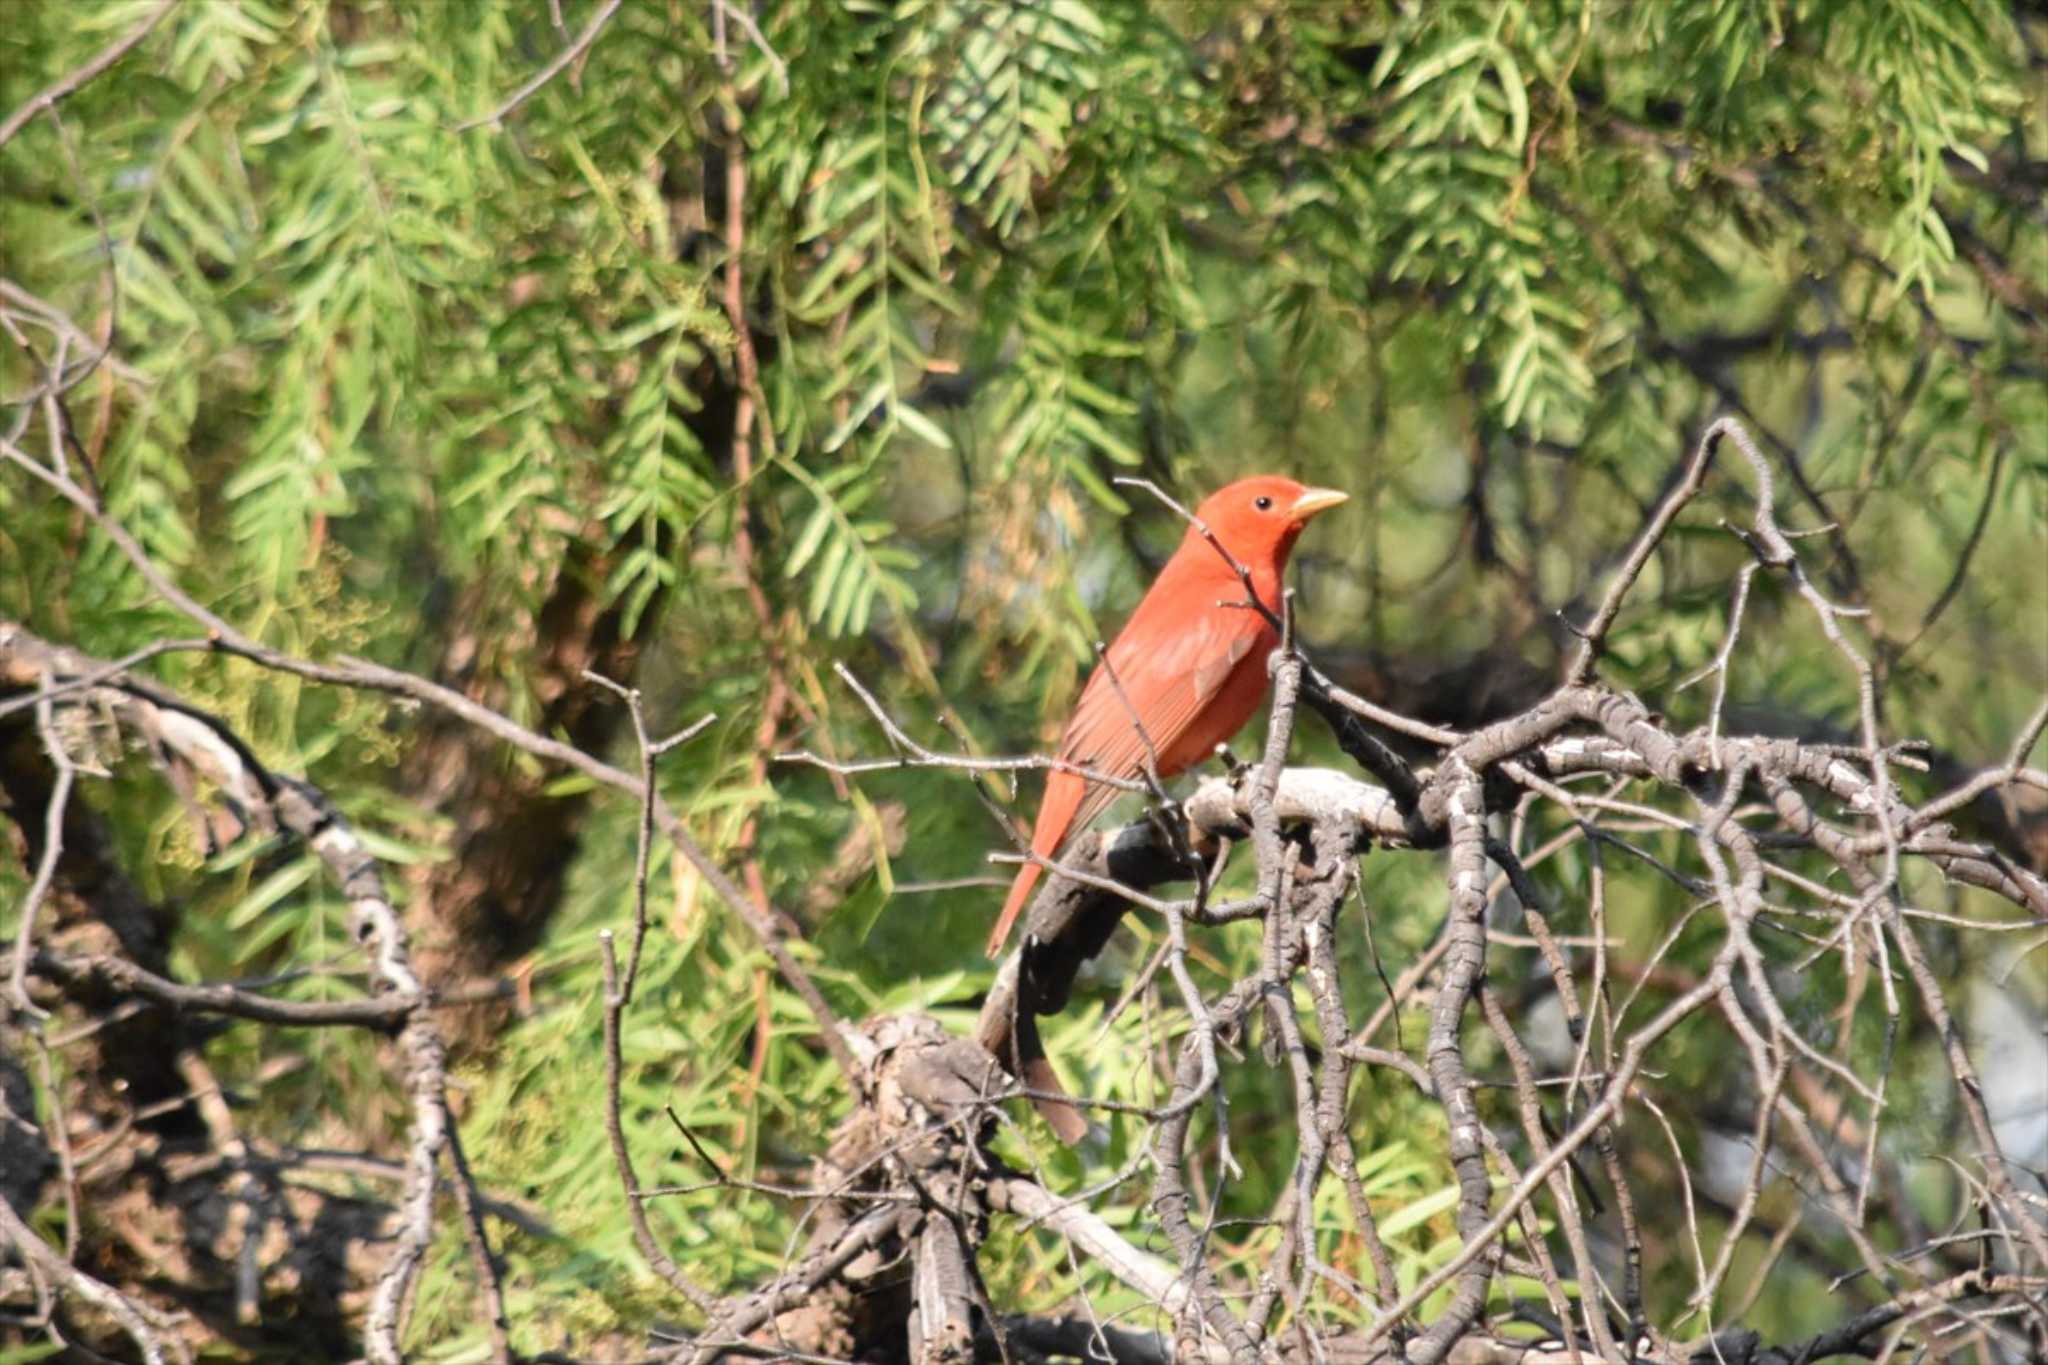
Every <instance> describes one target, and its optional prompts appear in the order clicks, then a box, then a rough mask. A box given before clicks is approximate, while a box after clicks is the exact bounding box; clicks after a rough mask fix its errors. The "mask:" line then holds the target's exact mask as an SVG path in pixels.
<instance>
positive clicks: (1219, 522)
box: [1188, 474, 1350, 570]
mask: <svg viewBox="0 0 2048 1365" xmlns="http://www.w3.org/2000/svg"><path fill="white" fill-rule="evenodd" d="M1349 496H1350V495H1349V494H1346V493H1340V492H1338V491H1337V490H1336V489H1334V488H1310V487H1307V486H1306V485H1304V484H1299V483H1296V482H1295V481H1294V480H1293V479H1287V478H1282V477H1280V476H1279V475H1277V474H1262V475H1259V476H1258V477H1256V478H1250V479H1239V480H1238V481H1237V482H1236V483H1233V484H1229V485H1227V486H1226V487H1223V488H1219V489H1218V490H1216V491H1215V492H1214V493H1211V494H1210V495H1209V496H1208V497H1207V498H1204V499H1203V500H1202V505H1201V506H1200V507H1198V508H1196V509H1195V515H1196V516H1197V517H1199V518H1200V519H1201V520H1202V522H1203V524H1204V525H1206V526H1207V527H1208V528H1209V529H1210V530H1211V531H1214V532H1215V533H1216V539H1218V540H1220V541H1222V542H1223V548H1224V549H1226V550H1228V551H1230V553H1231V555H1232V556H1233V557H1235V558H1236V559H1237V561H1238V562H1239V563H1241V564H1244V565H1246V566H1247V567H1251V568H1267V567H1270V568H1272V569H1275V570H1278V569H1279V568H1280V567H1281V566H1282V565H1284V564H1285V563H1286V562H1287V553H1288V551H1290V550H1292V549H1293V548H1294V540H1295V537H1296V536H1299V535H1300V534H1301V528H1302V527H1304V526H1306V525H1308V522H1309V519H1310V518H1311V517H1313V516H1315V515H1316V514H1317V513H1318V512H1327V511H1329V510H1330V509H1331V508H1332V507H1335V506H1336V505H1337V504H1338V503H1340V502H1343V501H1344V500H1345V499H1346V498H1347V497H1349ZM1188 534H1189V535H1190V536H1199V535H1200V534H1201V533H1200V532H1198V531H1196V530H1195V529H1194V528H1193V527H1190V528H1189V529H1188Z"/></svg>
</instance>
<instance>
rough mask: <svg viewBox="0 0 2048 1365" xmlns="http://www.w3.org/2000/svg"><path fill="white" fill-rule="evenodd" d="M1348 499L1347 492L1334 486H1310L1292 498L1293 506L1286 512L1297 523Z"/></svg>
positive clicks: (1349, 496) (1349, 498) (1349, 497)
mask: <svg viewBox="0 0 2048 1365" xmlns="http://www.w3.org/2000/svg"><path fill="white" fill-rule="evenodd" d="M1350 500H1351V495H1350V494H1349V493H1343V492H1339V491H1338V490H1337V489H1334V488H1311V489H1309V490H1308V491H1307V492H1305V493H1303V494H1302V495H1301V496H1300V497H1298V498H1296V499H1295V500H1294V506H1293V507H1292V508H1290V509H1288V513H1287V514H1288V515H1289V516H1290V517H1292V518H1293V519H1294V520H1295V521H1296V522H1297V523H1299V522H1304V521H1307V520H1308V519H1309V518H1310V517H1312V516H1314V515H1315V514H1316V513H1318V512H1327V511H1329V510H1330V509H1331V508H1332V507H1335V506H1336V505H1337V504H1338V503H1340V502H1349V501H1350Z"/></svg>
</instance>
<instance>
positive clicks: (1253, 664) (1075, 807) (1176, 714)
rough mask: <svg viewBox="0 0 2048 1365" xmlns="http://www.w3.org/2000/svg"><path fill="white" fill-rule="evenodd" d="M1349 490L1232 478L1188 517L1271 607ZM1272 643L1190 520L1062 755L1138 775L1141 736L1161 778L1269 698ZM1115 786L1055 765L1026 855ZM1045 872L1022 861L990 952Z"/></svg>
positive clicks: (1043, 851) (1059, 835) (1232, 730)
mask: <svg viewBox="0 0 2048 1365" xmlns="http://www.w3.org/2000/svg"><path fill="white" fill-rule="evenodd" d="M1346 496H1347V495H1346V494H1344V493H1340V492H1338V491H1337V490H1335V489H1333V488H1305V487H1303V486H1302V485H1301V484H1298V483H1296V482H1295V481H1294V480H1292V479H1283V478H1278V477H1275V476H1272V475H1265V476H1261V477H1258V478H1251V479H1239V480H1238V481H1237V482H1236V483H1234V484H1231V485H1230V486H1229V487H1227V488H1224V489H1221V490H1220V491H1218V492H1216V493H1213V494H1211V495H1210V496H1209V498H1208V500H1207V501H1206V502H1204V503H1203V504H1202V505H1201V506H1200V507H1198V508H1196V509H1195V517H1196V519H1197V520H1199V521H1200V522H1201V523H1202V524H1203V525H1205V526H1207V527H1208V528H1209V530H1210V531H1211V532H1213V533H1214V534H1215V537H1216V539H1217V541H1218V542H1219V543H1221V545H1222V546H1223V548H1224V549H1226V550H1228V551H1229V552H1230V559H1234V560H1236V561H1237V563H1238V564H1239V565H1242V566H1243V567H1244V569H1246V570H1247V571H1248V572H1249V573H1250V575H1251V585H1252V589H1253V591H1255V592H1256V593H1257V594H1258V596H1259V600H1260V601H1261V602H1263V603H1265V604H1266V606H1267V607H1268V608H1269V609H1271V610H1275V611H1277V610H1278V609H1279V606H1280V578H1281V575H1282V574H1283V573H1284V572H1285V571H1286V568H1287V554H1288V552H1289V551H1290V550H1292V549H1293V548H1294V541H1295V538H1296V537H1297V536H1299V535H1300V534H1301V528H1302V527H1303V526H1306V525H1307V524H1308V520H1309V518H1310V517H1313V516H1314V515H1316V513H1318V512H1325V511H1328V510H1329V509H1330V508H1332V507H1335V506H1336V505H1337V504H1338V503H1340V502H1343V501H1344V500H1345V498H1346ZM1279 644H1280V635H1279V632H1278V631H1276V630H1274V628H1273V625H1272V623H1271V622H1270V621H1268V620H1267V619H1266V617H1265V615H1264V614H1263V613H1261V612H1260V611H1258V610H1257V609H1256V608H1255V607H1253V606H1251V605H1250V604H1249V603H1247V602H1246V601H1245V595H1244V583H1243V581H1242V580H1241V579H1240V578H1239V577H1238V574H1237V570H1236V569H1235V568H1233V567H1232V566H1231V563H1230V560H1229V559H1225V558H1224V556H1223V555H1222V554H1220V553H1218V552H1217V549H1216V546H1215V545H1212V544H1210V543H1209V541H1208V539H1207V538H1206V537H1204V536H1203V535H1202V532H1201V530H1200V529H1199V528H1198V527H1195V526H1190V527H1188V531H1187V535H1186V536H1184V537H1182V539H1181V543H1180V548H1179V549H1178V550H1176V551H1174V554H1173V558H1171V559H1169V560H1167V561H1166V567H1165V568H1163V569H1161V570H1160V571H1159V577H1158V578H1157V579H1156V580H1154V582H1153V584H1152V587H1151V590H1150V591H1148V592H1147V593H1146V594H1145V600H1144V601H1142V602H1140V603H1138V609H1137V611H1135V612H1133V613H1132V614H1131V619H1130V620H1129V621H1128V622H1126V623H1125V625H1124V629H1123V633H1122V634H1120V635H1118V636H1117V637H1116V643H1115V644H1112V645H1111V646H1110V647H1109V649H1108V651H1107V653H1106V654H1105V656H1104V660H1103V662H1102V663H1098V664H1097V665H1096V666H1095V672H1094V674H1093V675H1092V676H1090V677H1089V679H1088V685H1087V687H1085V688H1084V689H1082V692H1081V702H1080V705H1078V706H1077V707H1075V708H1074V717H1073V719H1072V720H1070V721H1068V722H1067V729H1066V733H1065V734H1064V735H1062V736H1061V737H1060V749H1059V756H1060V758H1061V759H1062V760H1064V761H1065V762H1067V763H1072V764H1075V765H1077V766H1079V767H1083V768H1087V769H1089V770H1091V771H1093V772H1097V773H1102V774H1105V775H1107V776H1109V777H1117V778H1126V779H1135V778H1141V777H1143V776H1144V774H1145V767H1146V759H1147V754H1146V745H1147V743H1148V742H1149V743H1150V746H1151V751H1152V757H1153V759H1154V760H1155V761H1156V763H1157V772H1158V774H1159V776H1160V777H1162V778H1166V777H1172V776H1173V775H1174V774H1175V773H1179V772H1184V771H1186V770H1187V769H1188V768H1190V767H1192V766H1193V765H1194V764H1196V763H1198V762H1200V761H1201V760H1202V759H1203V758H1206V757H1207V756H1208V755H1210V754H1212V753H1214V752H1215V751H1216V746H1217V745H1219V744H1222V743H1224V742H1226V741H1228V740H1229V739H1230V737H1231V736H1232V735H1235V734H1236V733H1237V732H1238V731H1239V730H1241V729H1243V728H1244V724H1245V722H1246V721H1248V720H1250V719H1251V718H1252V713H1253V712H1254V711H1256V710H1258V709H1259V702H1260V700H1261V699H1262V698H1264V697H1265V695H1266V681H1267V678H1266V659H1267V656H1269V655H1270V654H1271V653H1272V652H1273V650H1274V649H1275V648H1277V647H1278V646H1279ZM1121 790H1122V789H1121V788H1119V787H1114V786H1110V785H1108V784H1106V783H1102V782H1091V781H1089V780H1088V779H1087V778H1084V777H1082V776H1081V775H1080V774H1079V773H1074V772H1069V771H1065V770H1063V769H1054V770H1053V772H1052V774H1051V775H1050V776H1049V777H1047V778H1046V781H1045V800H1044V802H1043V803H1042V804H1040V806H1039V807H1038V824H1037V826H1036V827H1035V828H1034V829H1033V831H1032V834H1031V851H1032V852H1033V853H1036V854H1037V855H1038V856H1040V857H1042V858H1054V857H1057V856H1058V854H1059V851H1060V847H1061V845H1063V844H1065V843H1066V842H1067V840H1068V838H1069V837H1071V836H1073V835H1075V834H1079V833H1080V832H1081V831H1082V830H1084V829H1086V828H1087V827H1088V823H1089V821H1091V820H1093V819H1094V818H1095V817H1096V816H1097V815H1100V814H1101V813H1102V809H1103V807H1105V806H1107V805H1108V804H1109V803H1110V802H1111V801H1113V800H1115V799H1116V797H1117V796H1118V795H1119V793H1120V792H1121ZM1040 871H1041V868H1040V867H1039V865H1038V864H1037V863H1026V864H1025V865H1024V866H1023V867H1021V868H1019V869H1018V870H1017V880H1016V881H1015V882H1013V883H1012V884H1011V886H1010V898H1009V899H1008V900H1007V901H1005V902H1004V903H1003V914H1002V918H1000V919H998V920H997V921H996V927H995V931H994V932H993V933H991V934H990V935H989V939H988V955H989V956H990V957H995V956H996V955H997V954H999V953H1001V952H1002V950H1003V941H1004V940H1005V939H1007V938H1008V937H1009V936H1010V926H1011V925H1012V924H1013V923H1015V922H1016V919H1017V916H1018V914H1019V913H1020V912H1021V911H1022V910H1023V909H1024V906H1025V903H1026V902H1027V901H1029V900H1030V898H1031V889H1032V888H1033V887H1034V886H1036V885H1037V884H1038V874H1039V872H1040Z"/></svg>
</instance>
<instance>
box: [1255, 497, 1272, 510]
mask: <svg viewBox="0 0 2048 1365" xmlns="http://www.w3.org/2000/svg"><path fill="white" fill-rule="evenodd" d="M1252 506H1254V507H1256V508H1258V509H1259V510H1260V511H1261V512H1270V511H1272V510H1273V500H1272V499H1271V498H1259V499H1256V500H1255V501H1254V502H1253V503H1252Z"/></svg>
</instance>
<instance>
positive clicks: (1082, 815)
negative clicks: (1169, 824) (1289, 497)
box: [1060, 607, 1267, 838]
mask: <svg viewBox="0 0 2048 1365" xmlns="http://www.w3.org/2000/svg"><path fill="white" fill-rule="evenodd" d="M1145 624H1146V623H1145V622H1143V621H1141V620H1136V619H1134V620H1133V621H1132V622H1131V625H1130V626H1129V627H1128V628H1126V629H1125V631H1124V633H1123V634H1122V635H1120V636H1118V637H1117V641H1116V643H1115V644H1113V645H1111V646H1110V647H1109V650H1108V652H1107V661H1108V667H1107V668H1105V667H1103V666H1101V665H1097V666H1096V669H1095V673H1094V675H1093V676H1092V677H1090V678H1089V679H1088V685H1087V687H1085V688H1084V689H1082V692H1081V701H1080V703H1079V705H1077V706H1076V707H1075V708H1074V717H1073V719H1072V720H1071V721H1070V722H1068V725H1067V732H1066V734H1065V735H1064V736H1063V737H1062V738H1061V740H1060V757H1061V758H1063V759H1065V760H1066V761H1067V762H1069V763H1075V764H1079V765H1080V766H1082V767H1086V768H1090V769H1093V770H1094V771H1096V772H1099V773H1106V774H1108V775H1109V776H1112V777H1124V778H1138V777H1142V776H1143V775H1144V772H1145V766H1146V751H1145V745H1146V741H1148V740H1149V741H1150V742H1151V747H1152V755H1153V756H1154V757H1155V758H1157V757H1160V756H1163V755H1165V754H1166V753H1167V752H1168V751H1169V750H1170V749H1172V748H1173V747H1174V746H1175V744H1176V742H1177V741H1178V740H1179V739H1180V738H1181V737H1182V736H1183V735H1185V734H1186V733H1187V731H1188V728H1189V726H1190V725H1192V724H1193V723H1194V722H1195V719H1196V717H1198V716H1199V715H1200V714H1201V712H1202V708H1203V707H1205V706H1207V705H1208V704H1209V703H1210V702H1212V701H1214V700H1215V698H1216V694H1217V693H1218V692H1220V691H1222V689H1223V685H1224V683H1225V682H1227V681H1228V680H1229V678H1230V674H1231V671H1232V670H1233V669H1234V668H1236V667H1237V665H1238V664H1239V662H1241V661H1242V660H1243V659H1244V657H1245V656H1246V655H1247V654H1249V653H1251V652H1252V650H1253V649H1254V648H1255V647H1256V646H1257V644H1258V642H1259V639H1260V637H1261V636H1262V635H1264V634H1266V633H1267V629H1266V625H1265V622H1264V619H1263V618H1262V617H1260V616H1259V615H1258V614H1257V613H1256V612H1252V611H1244V610H1236V609H1232V608H1224V607H1217V608H1211V609H1209V610H1206V611H1202V612H1199V613H1197V614H1195V616H1194V617H1193V619H1192V620H1188V621H1185V622H1182V623H1179V624H1178V628H1177V629H1174V630H1172V631H1163V630H1161V631H1154V630H1147V629H1145V628H1144V627H1145ZM1112 673H1113V674H1114V680H1113V681H1112V676H1111V675H1112ZM1177 771H1179V769H1178V768H1169V769H1168V770H1167V771H1165V772H1162V773H1161V774H1160V776H1162V777H1170V776H1172V775H1173V773H1174V772H1177ZM1122 794H1123V791H1122V789H1121V788H1119V787H1112V786H1109V785H1107V784H1105V783H1100V782H1090V783H1089V784H1088V794H1087V796H1085V797H1084V798H1082V801H1081V805H1080V808H1079V809H1077V810H1076V811H1075V812H1074V819H1073V822H1072V823H1071V824H1070V825H1068V826H1067V835H1068V837H1069V838H1072V837H1073V836H1075V835H1077V834H1079V833H1080V832H1081V831H1082V830H1084V829H1086V828H1087V827H1088V824H1089V822H1090V821H1092V820H1093V819H1094V818H1095V817H1096V816H1098V815H1100V814H1101V813H1102V810H1103V808H1104V807H1105V806H1107V805H1108V804H1109V803H1110V802H1112V801H1114V800H1115V799H1116V798H1117V797H1118V796H1120V795H1122Z"/></svg>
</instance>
